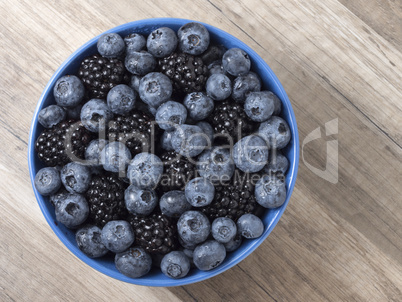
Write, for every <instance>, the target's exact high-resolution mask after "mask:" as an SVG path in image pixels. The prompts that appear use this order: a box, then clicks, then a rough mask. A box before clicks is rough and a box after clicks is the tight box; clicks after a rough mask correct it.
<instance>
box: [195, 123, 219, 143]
mask: <svg viewBox="0 0 402 302" xmlns="http://www.w3.org/2000/svg"><path fill="white" fill-rule="evenodd" d="M196 126H198V127H200V128H201V129H202V131H203V132H204V133H205V134H206V135H207V138H208V140H209V141H208V145H212V142H213V140H214V134H215V133H214V129H213V128H212V126H211V124H210V123H208V122H204V121H201V122H198V123H197V124H196Z"/></svg>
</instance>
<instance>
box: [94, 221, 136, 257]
mask: <svg viewBox="0 0 402 302" xmlns="http://www.w3.org/2000/svg"><path fill="white" fill-rule="evenodd" d="M101 239H102V243H103V244H104V245H105V246H106V248H107V249H108V250H109V251H112V252H113V253H121V252H124V251H125V250H127V249H128V248H129V247H130V246H131V245H132V244H133V242H134V239H135V236H134V231H133V228H132V227H131V224H130V223H128V222H127V221H125V220H112V221H109V222H108V223H106V224H105V226H104V227H103V229H102V233H101Z"/></svg>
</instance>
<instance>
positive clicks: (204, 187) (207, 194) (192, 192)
mask: <svg viewBox="0 0 402 302" xmlns="http://www.w3.org/2000/svg"><path fill="white" fill-rule="evenodd" d="M184 192H185V194H186V199H187V201H188V203H189V204H191V205H192V206H193V207H204V206H207V205H209V204H210V203H211V202H212V200H213V199H214V195H215V187H214V185H213V184H212V183H211V182H210V181H209V180H207V179H205V178H202V177H197V178H193V179H192V180H190V181H189V182H188V183H187V184H186V187H185V190H184Z"/></svg>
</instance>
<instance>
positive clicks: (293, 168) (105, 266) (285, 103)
mask: <svg viewBox="0 0 402 302" xmlns="http://www.w3.org/2000/svg"><path fill="white" fill-rule="evenodd" d="M188 22H191V20H185V19H176V18H160V19H145V20H139V21H134V22H130V23H127V24H123V25H120V26H117V27H115V28H113V29H110V30H108V31H107V32H115V33H118V34H120V35H121V36H123V37H124V36H126V35H128V34H130V33H133V32H137V33H141V34H144V35H148V34H149V33H150V32H151V31H153V30H155V29H157V28H159V27H162V26H167V27H170V28H172V29H173V30H175V31H177V30H178V29H179V28H180V26H182V25H183V24H185V23H188ZM204 25H205V27H206V28H207V29H208V30H209V32H210V35H211V40H212V43H219V44H223V45H224V46H226V47H227V48H232V47H239V48H241V49H243V50H245V51H246V52H247V53H248V54H249V56H250V58H251V62H252V70H253V71H254V72H256V73H258V74H259V75H260V77H261V79H262V82H263V89H264V90H270V91H272V92H274V93H275V94H276V95H277V96H278V97H279V99H280V100H281V101H282V113H281V117H282V118H284V119H285V120H286V121H287V122H288V123H289V127H290V130H291V132H292V138H291V141H290V143H289V145H288V146H287V147H286V148H285V149H284V150H283V151H284V155H285V156H286V157H287V158H288V159H289V162H290V166H289V170H288V172H287V175H286V185H287V198H286V202H285V203H284V204H283V205H282V206H281V207H279V208H277V209H273V210H266V212H265V215H264V216H263V218H262V219H263V222H264V225H265V230H264V233H263V235H262V236H261V237H260V238H257V239H254V240H244V241H243V244H242V245H241V247H240V248H239V249H238V250H236V251H234V252H232V253H228V255H227V258H226V259H225V261H224V262H223V263H222V264H221V265H220V266H219V267H217V268H215V269H213V270H211V271H207V272H205V271H200V270H197V269H192V270H191V271H190V273H189V274H188V275H187V276H186V277H185V278H182V279H179V280H174V279H170V278H168V277H166V276H165V275H163V274H162V273H161V272H160V270H159V269H155V268H153V269H152V270H151V272H150V273H149V274H147V275H146V276H144V277H142V278H138V279H132V278H128V277H126V276H124V275H122V274H121V273H120V272H119V271H118V270H117V269H116V268H115V265H114V262H113V258H112V257H109V258H107V257H106V258H102V259H90V258H88V257H87V256H86V255H85V254H84V253H82V252H81V251H80V250H79V249H78V247H77V244H76V242H75V235H74V231H71V230H69V229H67V228H66V227H65V226H63V225H62V224H60V223H57V221H56V218H55V213H54V207H53V206H52V205H51V204H50V202H49V200H48V198H47V197H43V196H41V195H40V194H39V193H38V191H37V190H36V189H35V186H34V178H35V174H36V172H37V171H38V170H39V169H41V168H43V164H42V163H41V162H40V161H39V159H38V157H37V156H36V155H35V148H34V145H35V141H36V139H37V137H38V136H39V134H40V133H41V132H42V131H43V127H42V126H41V125H40V124H39V123H38V113H39V111H40V110H41V109H42V108H44V107H47V106H49V105H51V104H54V98H53V86H54V84H55V83H56V81H57V79H59V78H60V77H61V76H63V75H66V74H76V73H77V71H78V67H79V64H80V62H81V61H82V60H83V59H84V58H85V57H87V56H89V55H92V54H94V53H96V52H97V50H96V43H97V40H98V37H95V38H93V39H92V40H90V41H89V42H87V43H86V44H84V45H83V46H82V47H81V48H79V49H78V50H77V51H76V52H74V53H73V54H72V55H71V56H70V57H69V58H68V59H67V60H66V61H65V62H64V63H63V64H62V65H61V66H60V67H59V69H57V71H56V72H55V73H54V75H53V76H52V78H51V79H50V81H49V83H48V84H47V85H46V88H45V90H44V91H43V93H42V95H41V97H40V99H39V102H38V104H37V106H36V110H35V113H34V116H33V120H32V125H31V132H30V136H29V145H28V164H29V173H30V177H31V182H32V186H33V190H34V192H35V196H36V199H37V201H38V204H39V206H40V208H41V210H42V213H43V215H44V216H45V218H46V220H47V222H48V224H49V225H50V227H51V228H52V229H53V231H54V232H55V233H56V235H57V236H58V237H59V238H60V240H61V241H62V242H63V243H64V244H65V245H66V246H67V248H68V249H69V250H70V251H71V252H72V253H74V254H75V255H76V256H77V257H78V258H80V259H81V260H82V261H83V262H85V263H86V264H88V265H89V266H91V267H93V268H94V269H96V270H98V271H100V272H101V273H103V274H106V275H108V276H110V277H113V278H115V279H118V280H121V281H124V282H128V283H133V284H138V285H146V286H179V285H185V284H190V283H194V282H199V281H202V280H205V279H208V278H211V277H213V276H216V275H218V274H220V273H222V272H224V271H226V270H227V269H229V268H231V267H232V266H234V265H236V264H238V263H239V262H240V261H242V260H243V259H244V258H246V257H247V256H248V255H250V254H251V253H252V252H253V251H254V250H255V249H256V248H257V247H258V246H259V245H260V244H261V243H262V242H263V241H264V240H265V239H266V238H267V237H268V235H269V233H271V231H272V230H273V229H274V227H275V225H276V224H277V223H278V221H279V219H280V217H281V216H282V213H283V212H284V211H285V208H286V206H287V204H288V202H289V199H290V196H291V194H292V191H293V187H294V185H295V182H296V176H297V167H298V163H299V136H298V132H297V124H296V118H295V115H294V112H293V109H292V106H291V104H290V101H289V99H288V97H287V95H286V92H285V90H284V89H283V87H282V85H281V83H280V82H279V80H278V78H277V77H276V76H275V74H274V73H273V71H272V70H271V68H269V66H268V65H267V63H265V62H264V60H263V59H262V58H261V57H260V56H259V55H258V54H257V53H256V52H255V51H254V50H252V49H251V48H250V47H248V46H247V45H246V44H245V43H243V42H242V41H240V40H239V39H237V38H235V37H233V36H232V35H230V34H228V33H226V32H224V31H222V30H220V29H218V28H215V27H213V26H211V25H208V24H204Z"/></svg>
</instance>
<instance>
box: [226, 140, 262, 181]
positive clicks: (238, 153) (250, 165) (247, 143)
mask: <svg viewBox="0 0 402 302" xmlns="http://www.w3.org/2000/svg"><path fill="white" fill-rule="evenodd" d="M268 155H269V151H268V146H267V144H266V143H265V141H264V140H263V139H262V138H261V137H259V136H257V135H249V136H246V137H243V138H242V139H241V140H240V141H238V142H237V143H236V144H235V145H234V147H233V160H234V163H235V165H236V167H237V168H239V169H240V170H242V171H243V172H247V173H250V172H251V173H254V172H258V171H260V170H262V168H264V166H265V165H266V164H267V162H268Z"/></svg>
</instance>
